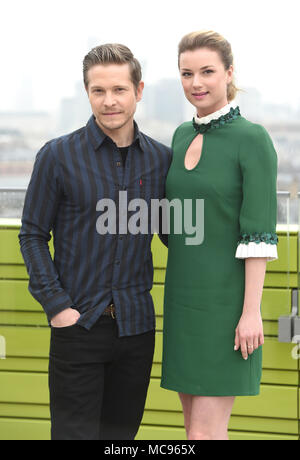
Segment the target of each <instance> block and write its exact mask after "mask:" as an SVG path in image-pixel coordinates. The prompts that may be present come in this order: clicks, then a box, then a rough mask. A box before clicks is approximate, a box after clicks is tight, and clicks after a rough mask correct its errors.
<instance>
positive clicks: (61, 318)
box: [51, 308, 80, 327]
mask: <svg viewBox="0 0 300 460" xmlns="http://www.w3.org/2000/svg"><path fill="white" fill-rule="evenodd" d="M79 318H80V313H79V311H77V310H74V308H66V309H65V310H63V311H61V312H60V313H58V314H57V315H55V316H53V318H52V320H51V326H52V327H68V326H73V324H75V323H77V321H78V319H79Z"/></svg>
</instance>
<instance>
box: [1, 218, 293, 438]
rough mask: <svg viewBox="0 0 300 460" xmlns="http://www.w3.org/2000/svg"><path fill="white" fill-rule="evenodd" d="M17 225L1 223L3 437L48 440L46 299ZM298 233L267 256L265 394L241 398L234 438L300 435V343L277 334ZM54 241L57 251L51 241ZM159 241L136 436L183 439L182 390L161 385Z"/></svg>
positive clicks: (162, 257) (286, 307)
mask: <svg viewBox="0 0 300 460" xmlns="http://www.w3.org/2000/svg"><path fill="white" fill-rule="evenodd" d="M18 232H19V222H18V221H4V220H2V222H1V223H0V336H2V337H4V338H5V341H6V359H0V439H1V440H3V439H9V440H21V439H28V440H29V439H34V440H39V439H42V440H46V439H49V438H50V421H49V406H48V402H49V401H48V375H47V369H48V353H49V338H50V330H49V328H48V325H47V320H46V317H45V314H44V313H43V311H42V309H41V306H40V305H39V304H38V303H37V302H36V301H35V300H34V299H33V298H32V297H31V295H30V293H29V291H28V276H27V272H26V269H25V266H24V263H23V259H22V256H21V254H20V251H19V244H18V238H17V235H18ZM297 241H298V237H297V233H296V232H291V233H290V240H289V242H288V240H287V236H286V233H285V232H284V231H280V232H279V246H278V251H279V260H277V261H275V262H271V263H269V264H268V273H267V275H266V280H265V288H264V293H263V303H262V312H263V320H264V331H265V345H264V353H263V357H264V358H263V377H262V385H261V394H260V395H259V396H256V397H239V398H237V399H236V402H235V405H234V408H233V414H232V417H231V420H230V425H229V428H230V439H232V440H299V419H300V417H299V413H300V403H299V401H300V398H299V396H300V385H299V360H295V359H293V358H292V355H291V351H292V348H293V347H295V345H294V344H286V343H279V342H278V341H277V333H278V326H277V321H278V317H279V316H281V315H288V314H289V313H290V311H291V298H292V289H293V288H297V279H298V277H297V270H298V268H297V267H298V262H297V259H298V257H297V254H298V246H297ZM50 249H51V252H52V254H53V248H52V246H51V244H50ZM152 249H153V260H154V267H155V270H154V286H153V290H152V295H153V298H154V303H155V306H156V314H157V333H156V349H155V356H154V363H153V368H152V375H151V383H150V388H149V392H148V398H147V402H146V408H145V413H144V417H143V421H142V426H141V428H140V430H139V433H138V436H137V439H146V440H159V439H160V440H170V439H176V440H184V439H185V430H184V427H183V416H182V413H181V407H180V403H179V399H178V396H177V394H176V393H175V392H171V391H167V390H163V389H162V388H160V375H161V351H162V326H163V315H162V311H163V292H164V285H163V283H164V277H165V266H166V260H167V249H166V248H165V247H164V246H163V245H162V244H161V242H160V240H159V239H158V237H157V236H156V235H155V236H154V239H153V245H152ZM288 266H290V273H288ZM0 338H1V337H0ZM0 346H1V340H0ZM0 352H1V348H0Z"/></svg>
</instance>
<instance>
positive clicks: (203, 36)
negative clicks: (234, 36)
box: [178, 30, 241, 102]
mask: <svg viewBox="0 0 300 460" xmlns="http://www.w3.org/2000/svg"><path fill="white" fill-rule="evenodd" d="M198 48H209V49H211V50H213V51H217V52H218V53H219V56H220V58H221V60H222V62H223V64H224V67H225V70H228V69H229V67H230V66H231V65H233V54H232V50H231V45H230V43H229V42H228V41H227V40H226V39H225V38H224V37H223V36H222V35H220V34H218V33H217V32H214V31H212V30H200V31H197V32H191V33H189V34H187V35H185V36H184V37H183V38H182V39H181V41H180V43H179V45H178V67H179V63H180V55H181V54H182V53H184V52H185V51H194V50H195V49H198ZM238 91H241V90H240V89H239V88H237V86H236V85H235V81H234V77H233V79H232V81H231V83H229V84H228V85H227V99H228V102H230V101H232V100H233V99H234V98H235V97H236V94H237V92H238Z"/></svg>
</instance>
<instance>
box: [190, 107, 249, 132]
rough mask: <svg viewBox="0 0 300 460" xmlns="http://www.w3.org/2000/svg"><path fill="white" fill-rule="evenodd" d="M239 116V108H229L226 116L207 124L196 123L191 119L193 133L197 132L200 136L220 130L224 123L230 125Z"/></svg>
mask: <svg viewBox="0 0 300 460" xmlns="http://www.w3.org/2000/svg"><path fill="white" fill-rule="evenodd" d="M240 115H241V112H240V108H239V106H237V107H235V108H234V107H231V108H230V111H229V112H228V113H226V115H221V116H220V117H219V118H217V119H214V120H211V121H210V122H209V123H199V122H198V123H197V122H196V121H195V118H193V126H194V129H195V131H198V132H199V133H201V134H204V133H206V132H207V131H210V130H213V129H218V128H221V127H222V126H223V125H225V124H226V123H232V122H233V121H234V120H236V119H237V118H238V117H239V116H240Z"/></svg>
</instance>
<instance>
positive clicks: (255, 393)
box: [160, 383, 260, 397]
mask: <svg viewBox="0 0 300 460" xmlns="http://www.w3.org/2000/svg"><path fill="white" fill-rule="evenodd" d="M160 387H161V388H163V389H165V390H171V391H177V392H178V393H184V394H190V395H193V396H210V397H217V396H220V397H221V396H258V395H259V394H260V390H258V391H253V392H249V391H248V392H235V393H234V394H233V392H227V393H226V392H221V393H218V392H214V393H207V392H199V391H198V390H188V391H187V390H186V389H183V388H180V387H179V386H176V385H168V384H164V383H161V384H160Z"/></svg>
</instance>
